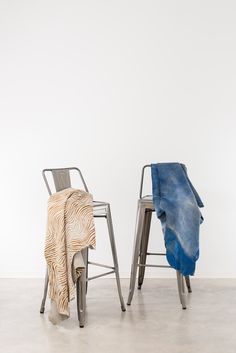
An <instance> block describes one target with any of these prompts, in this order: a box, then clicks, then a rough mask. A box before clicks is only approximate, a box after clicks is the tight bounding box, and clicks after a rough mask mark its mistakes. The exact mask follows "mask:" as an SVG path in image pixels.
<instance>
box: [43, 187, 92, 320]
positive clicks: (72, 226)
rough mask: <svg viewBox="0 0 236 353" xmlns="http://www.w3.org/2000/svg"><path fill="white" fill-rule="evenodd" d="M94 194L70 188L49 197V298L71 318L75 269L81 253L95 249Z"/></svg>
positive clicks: (78, 273)
mask: <svg viewBox="0 0 236 353" xmlns="http://www.w3.org/2000/svg"><path fill="white" fill-rule="evenodd" d="M92 202H93V200H92V195H91V194H89V193H87V192H85V191H83V190H77V189H72V188H68V189H65V190H62V191H59V192H57V193H55V194H53V195H51V196H50V198H49V201H48V219H47V230H46V241H45V251H44V254H45V258H46V261H47V266H48V275H49V297H50V298H51V300H52V302H54V305H56V309H57V311H58V313H59V314H61V315H65V316H66V317H69V305H68V304H69V301H71V300H72V299H73V298H74V295H75V283H74V277H73V273H76V274H77V277H78V276H79V275H80V273H81V272H80V271H74V272H73V269H72V267H73V266H72V264H73V259H74V256H75V254H76V253H77V252H78V251H81V250H82V249H84V248H86V247H91V248H95V227H94V221H93V208H92Z"/></svg>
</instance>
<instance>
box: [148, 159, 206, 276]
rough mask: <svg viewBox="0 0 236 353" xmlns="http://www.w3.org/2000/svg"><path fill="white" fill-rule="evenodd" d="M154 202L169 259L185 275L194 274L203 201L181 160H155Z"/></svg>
mask: <svg viewBox="0 0 236 353" xmlns="http://www.w3.org/2000/svg"><path fill="white" fill-rule="evenodd" d="M151 171H152V188H153V203H154V206H155V210H156V214H157V217H158V218H159V219H160V221H161V224H162V229H163V233H164V237H165V246H166V256H167V260H168V262H169V264H170V266H172V267H173V268H175V269H176V270H178V271H180V272H181V273H182V274H183V275H185V276H187V275H193V274H194V271H195V263H196V261H197V259H198V257H199V226H200V223H201V222H202V221H203V218H202V215H201V212H200V210H199V207H203V203H202V201H201V199H200V197H199V195H198V194H197V192H196V190H195V189H194V187H193V185H192V183H191V182H190V180H189V178H188V176H187V169H186V167H185V165H184V164H180V163H157V164H152V166H151Z"/></svg>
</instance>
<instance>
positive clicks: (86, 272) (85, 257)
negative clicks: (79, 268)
mask: <svg viewBox="0 0 236 353" xmlns="http://www.w3.org/2000/svg"><path fill="white" fill-rule="evenodd" d="M81 252H82V256H83V259H84V264H85V269H84V270H85V277H86V294H87V292H88V252H89V249H88V248H85V249H83V250H82V251H81Z"/></svg>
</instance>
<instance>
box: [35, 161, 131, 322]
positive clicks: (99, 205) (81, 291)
mask: <svg viewBox="0 0 236 353" xmlns="http://www.w3.org/2000/svg"><path fill="white" fill-rule="evenodd" d="M72 170H74V171H76V172H78V174H79V176H80V179H81V181H82V184H83V188H84V190H85V191H87V192H89V191H88V187H87V185H86V183H85V180H84V178H83V175H82V173H81V171H80V169H78V168H76V167H71V168H57V169H44V170H43V172H42V173H43V178H44V181H45V184H46V187H47V190H48V192H49V194H50V195H52V191H51V189H50V187H49V183H48V180H47V177H46V173H47V172H51V173H52V176H53V180H54V185H55V189H56V191H61V190H64V189H67V188H70V187H71V173H70V172H71V171H72ZM93 214H94V217H95V218H105V219H106V220H107V227H108V233H109V239H110V244H111V251H112V257H113V263H114V265H113V266H107V265H103V264H100V263H97V262H90V261H89V260H88V248H86V249H84V250H82V251H81V252H82V256H83V259H84V263H85V265H86V268H85V271H83V272H82V275H81V276H80V277H79V279H78V281H77V283H76V293H77V313H78V320H79V323H80V327H84V323H85V308H86V293H87V285H88V281H90V280H92V279H95V278H99V277H103V276H106V275H110V274H111V273H115V276H116V283H117V290H118V294H119V299H120V304H121V310H122V311H125V310H126V308H125V304H124V300H123V297H122V292H121V285H120V276H119V267H118V260H117V253H116V245H115V238H114V231H113V225H112V217H111V209H110V204H109V203H107V202H102V201H94V202H93ZM88 265H94V266H99V267H104V268H107V269H109V270H110V271H108V272H105V273H102V274H100V275H97V276H93V277H90V278H88ZM47 290H48V272H47V271H46V276H45V284H44V295H43V299H42V304H41V308H40V313H44V309H45V302H46V297H47Z"/></svg>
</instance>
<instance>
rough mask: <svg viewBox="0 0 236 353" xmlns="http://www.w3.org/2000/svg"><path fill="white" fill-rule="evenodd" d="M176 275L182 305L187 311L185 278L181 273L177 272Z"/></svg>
mask: <svg viewBox="0 0 236 353" xmlns="http://www.w3.org/2000/svg"><path fill="white" fill-rule="evenodd" d="M176 275H177V284H178V291H179V299H180V303H181V305H182V308H183V309H186V308H187V306H186V294H185V288H184V278H183V275H182V274H181V273H180V272H179V271H176Z"/></svg>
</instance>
